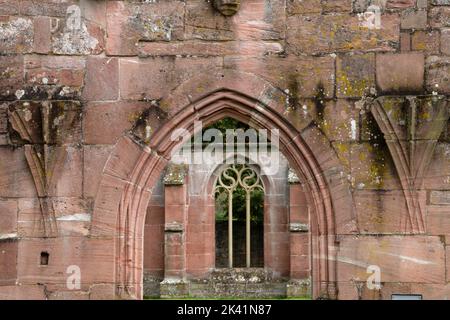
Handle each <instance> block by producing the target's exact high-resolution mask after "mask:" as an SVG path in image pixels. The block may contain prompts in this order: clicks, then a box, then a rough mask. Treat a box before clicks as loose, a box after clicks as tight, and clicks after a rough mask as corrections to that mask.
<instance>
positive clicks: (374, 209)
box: [0, 0, 450, 299]
mask: <svg viewBox="0 0 450 320" xmlns="http://www.w3.org/2000/svg"><path fill="white" fill-rule="evenodd" d="M371 5H376V6H378V8H379V11H380V20H379V24H378V23H377V17H376V15H377V12H376V10H375V9H373V8H374V7H372V8H371V9H370V8H369V6H371ZM371 10H372V11H371ZM367 12H372V13H367ZM372 18H373V19H372ZM230 75H233V76H230ZM234 75H238V77H234ZM233 77H234V78H233ZM212 78H213V79H215V80H217V83H212V82H211V80H210V79H212ZM237 78H239V79H237ZM193 79H194V80H195V81H194V80H193ZM222 79H223V80H222ZM242 79H246V81H242ZM249 79H251V80H249ZM233 80H234V81H233ZM247 80H248V81H247ZM220 81H222V82H220ZM222 83H225V84H226V85H222ZM261 83H265V84H266V85H264V86H261V85H260V84H261ZM269 84H270V86H269ZM231 87H233V88H239V89H242V90H241V91H243V92H244V91H245V93H247V92H258V93H260V95H259V96H253V98H254V99H258V100H259V101H262V102H264V103H266V104H267V105H275V104H276V105H277V106H278V109H277V110H276V113H277V114H279V115H282V117H283V118H284V119H285V120H287V121H288V122H289V123H290V128H292V130H296V132H298V133H301V137H302V141H306V143H307V145H308V146H309V149H311V152H312V153H313V154H314V155H315V156H316V159H315V161H316V162H317V163H318V165H319V166H320V167H321V168H327V169H326V170H325V169H324V170H323V172H322V173H323V175H324V177H325V178H326V179H325V181H327V184H328V185H330V186H333V188H334V189H333V190H334V192H332V194H331V197H332V199H333V205H332V208H333V210H334V212H335V220H336V228H335V232H334V233H333V234H332V236H333V240H330V242H329V244H330V245H329V247H328V248H327V252H332V253H335V257H334V259H335V260H334V261H335V262H336V264H337V268H336V272H335V276H334V277H335V279H334V280H330V282H331V281H332V282H334V285H336V287H337V289H338V290H337V291H336V292H337V298H340V299H356V298H358V297H362V298H367V299H379V298H382V299H390V295H391V294H392V293H418V294H422V295H423V297H424V298H438V299H444V298H448V297H449V295H450V285H449V281H450V279H449V268H450V256H449V255H450V240H449V239H450V238H449V236H450V125H449V122H448V116H449V111H448V104H447V101H448V97H449V95H450V1H447V0H428V1H426V0H372V1H371V0H329V1H326V0H302V1H300V0H241V6H240V8H239V11H238V12H237V13H236V14H235V15H234V16H231V17H227V16H224V15H222V14H220V13H219V12H217V11H216V10H215V9H214V8H213V6H212V5H211V3H210V2H208V1H206V0H183V1H182V0H155V1H144V0H142V1H138V0H136V1H134V0H133V1H102V0H79V1H78V0H68V1H62V0H42V1H31V0H0V161H1V162H0V298H22V299H26V298H37V299H44V298H48V299H88V298H91V299H97V298H114V297H120V296H121V294H122V293H124V292H127V290H129V288H123V286H121V285H119V282H120V281H125V280H123V279H125V278H127V277H128V276H129V274H128V273H127V272H129V271H127V269H126V268H125V270H124V269H120V268H118V267H117V261H126V260H127V259H128V258H129V259H131V260H130V261H132V262H130V264H131V265H132V266H131V267H129V268H128V270H129V269H132V268H136V269H139V267H138V265H142V264H143V262H142V261H140V260H139V255H138V254H137V253H136V252H127V254H129V256H127V257H124V256H121V255H120V254H121V252H122V251H121V250H122V247H123V244H122V243H121V242H120V240H118V239H122V238H120V237H119V236H117V237H116V236H115V235H116V234H119V232H120V231H121V230H122V229H121V228H120V227H117V229H116V226H115V225H112V226H111V225H109V224H107V223H104V224H102V223H103V222H104V221H106V218H105V217H109V216H108V215H109V214H110V212H113V211H114V212H116V211H117V210H121V209H118V208H123V207H124V206H125V205H128V202H126V201H125V202H124V201H122V200H123V199H125V200H126V199H129V198H127V197H126V196H122V194H125V191H123V190H125V189H126V188H128V187H129V185H130V183H129V181H135V180H132V178H130V177H131V176H132V175H133V172H134V171H133V169H134V168H135V167H136V166H135V163H138V162H139V161H138V160H139V157H138V156H135V155H136V154H137V153H135V150H140V151H141V150H144V152H147V151H146V150H148V149H145V148H146V147H147V148H149V147H148V146H150V147H152V137H153V133H155V132H156V133H157V132H158V130H157V129H158V128H159V127H162V124H164V123H167V121H170V120H171V119H173V117H174V115H175V114H176V112H177V111H179V110H180V109H181V108H182V107H183V106H185V105H188V104H189V103H190V102H193V101H195V99H196V97H197V98H199V97H202V96H206V95H208V94H210V93H212V92H214V91H216V90H218V89H224V88H225V89H227V88H231ZM269 88H270V90H269ZM272 88H273V90H272ZM188 89H190V91H189V92H190V93H189V94H186V95H185V96H183V97H180V96H179V95H177V94H178V93H179V92H183V90H188ZM268 92H269V93H268ZM255 109H256V108H255ZM142 128H144V130H143V129H142ZM146 130H147V131H146ZM125 136H126V137H127V139H128V138H129V140H123V137H125ZM318 137H319V138H318ZM322 137H324V139H322ZM321 139H322V140H321ZM124 141H125V142H124ZM126 141H135V142H136V143H128V142H126ZM293 143H294V144H298V143H299V142H298V140H294V142H293ZM327 148H331V149H332V151H333V153H332V156H330V154H329V153H327V151H324V150H328V149H327ZM124 155H125V156H124ZM123 163H129V164H130V165H129V166H126V165H123ZM111 168H114V170H113V171H112V170H111ZM142 170H143V171H145V170H144V169H142ZM158 179H159V177H155V179H154V180H158ZM152 181H153V180H152ZM99 190H101V192H99ZM127 190H128V189H127ZM336 190H337V191H336ZM122 192H123V193H122ZM146 192H149V191H148V190H145V192H143V194H144V195H143V199H146V200H147V202H149V203H150V204H149V206H148V208H149V209H148V212H149V213H148V214H149V215H153V214H154V216H152V217H156V218H155V219H156V220H152V223H151V224H147V225H146V226H145V231H146V232H152V231H155V232H157V237H159V239H164V222H163V221H162V219H163V218H164V215H163V212H164V205H161V199H157V198H155V197H153V198H152V199H151V200H149V199H150V196H148V194H147V193H146ZM121 201H122V202H121ZM142 201H144V200H142ZM144 202H145V201H144ZM119 203H120V204H119ZM133 205H135V204H134V203H133ZM133 205H130V207H133ZM136 207H137V206H135V207H133V208H136ZM136 210H137V209H136ZM154 210H159V211H158V212H159V213H154V212H155V211H154ZM94 212H95V214H94ZM119 218H120V216H119ZM119 218H118V219H116V218H115V216H114V217H113V218H108V219H110V220H111V221H114V223H115V222H116V221H117V220H119ZM150 219H152V218H149V221H150ZM158 219H159V220H158ZM311 219H314V216H312V218H311ZM94 220H95V221H100V223H99V224H96V225H94V223H93V221H94ZM108 221H109V220H108ZM144 224H145V222H142V221H141V222H139V226H141V227H142V229H143V228H144V227H143V226H144ZM152 224H153V225H152ZM316 224H317V225H319V222H316ZM312 225H314V223H312ZM99 226H100V227H99ZM138 229H139V227H137V229H136V230H138ZM110 230H114V232H116V233H114V232H112V233H108V232H110ZM322 231H323V230H322ZM328 235H331V234H327V235H326V236H328ZM130 237H131V236H130ZM330 239H331V237H330ZM141 240H142V239H141ZM188 240H189V239H188ZM161 241H163V240H161ZM189 241H191V240H189ZM280 241H281V240H280ZM314 241H315V240H313V243H314ZM310 248H311V250H312V253H311V255H312V257H313V261H316V260H314V259H318V260H320V259H322V257H320V254H321V253H319V251H318V250H317V247H314V245H313V246H311V247H310ZM315 248H316V249H315ZM166 249H167V248H164V243H161V242H158V243H156V244H155V247H154V248H153V250H154V255H153V257H154V259H150V258H145V257H144V259H147V260H146V263H147V264H148V265H152V264H153V267H154V270H155V272H158V273H159V274H160V275H161V276H163V273H164V270H162V269H161V266H164V254H163V253H164V250H166ZM136 250H139V248H138V247H137V249H136ZM292 250H294V251H293V252H290V254H291V255H293V256H296V254H295V253H296V252H295V248H294V249H292ZM321 250H322V251H320V252H323V250H324V248H321ZM42 252H47V253H48V254H49V263H48V265H40V255H41V253H42ZM119 253H120V254H119ZM314 254H318V255H319V257H317V256H314ZM190 259H191V260H190V261H191V262H192V263H194V262H195V261H194V260H195V259H194V258H193V257H191V258H190ZM191 262H189V263H191ZM303 263H306V262H304V261H303ZM308 263H309V262H308ZM373 265H375V266H378V267H379V268H380V270H381V281H382V286H381V289H380V290H370V289H368V288H367V286H365V281H366V280H367V278H368V277H369V276H370V273H367V268H368V267H369V266H373ZM73 266H77V267H79V269H80V270H81V283H80V284H79V286H78V285H77V283H76V282H74V283H72V284H74V285H75V287H74V286H73V285H70V284H68V280H69V282H70V281H71V279H72V278H70V276H71V275H73V274H74V273H73V272H74V271H71V270H74V269H73V268H71V267H73ZM293 268H295V267H293ZM133 270H134V269H133ZM75 273H76V272H75ZM124 274H125V275H127V276H124ZM136 274H137V273H136ZM313 274H314V272H313ZM128 278H130V277H128ZM128 278H127V279H128ZM331 278H333V277H331ZM136 279H138V280H130V281H131V283H132V285H130V288H133V287H139V286H140V283H139V282H140V280H139V277H138V276H136ZM133 281H134V282H133ZM120 283H122V282H120ZM313 286H314V284H313ZM316 287H317V286H316ZM138 291H139V290H138ZM131 296H132V297H138V298H139V297H140V295H139V294H137V295H134V296H133V295H131ZM316 297H317V295H316Z"/></svg>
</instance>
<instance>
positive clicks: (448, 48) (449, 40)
mask: <svg viewBox="0 0 450 320" xmlns="http://www.w3.org/2000/svg"><path fill="white" fill-rule="evenodd" d="M441 52H442V53H443V54H445V55H450V29H442V30H441Z"/></svg>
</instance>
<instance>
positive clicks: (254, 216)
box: [215, 164, 264, 268]
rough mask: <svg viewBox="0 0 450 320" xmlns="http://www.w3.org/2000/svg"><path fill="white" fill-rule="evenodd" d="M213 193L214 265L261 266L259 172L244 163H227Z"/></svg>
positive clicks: (260, 185)
mask: <svg viewBox="0 0 450 320" xmlns="http://www.w3.org/2000/svg"><path fill="white" fill-rule="evenodd" d="M215 194H216V266H217V267H229V268H233V267H247V268H250V267H262V266H263V265H264V262H263V261H264V258H263V257H264V253H263V242H264V232H263V216H264V208H263V207H264V204H263V201H264V200H263V198H264V186H263V184H262V182H261V178H260V175H259V174H258V172H256V171H255V170H254V169H253V168H251V167H249V166H248V165H246V164H232V165H229V166H227V167H225V168H224V169H223V170H222V171H221V173H220V174H219V176H218V178H217V182H216V185H215ZM225 238H226V239H227V241H224V240H225ZM225 256H227V259H224V257H225Z"/></svg>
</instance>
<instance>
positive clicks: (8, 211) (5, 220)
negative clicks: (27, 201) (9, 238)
mask: <svg viewBox="0 0 450 320" xmlns="http://www.w3.org/2000/svg"><path fill="white" fill-rule="evenodd" d="M15 232H17V200H16V199H2V200H0V237H1V235H2V234H12V233H15Z"/></svg>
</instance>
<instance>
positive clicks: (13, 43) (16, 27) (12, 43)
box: [0, 17, 34, 54]
mask: <svg viewBox="0 0 450 320" xmlns="http://www.w3.org/2000/svg"><path fill="white" fill-rule="evenodd" d="M33 37H34V33H33V21H32V20H31V19H29V18H23V17H11V18H8V17H3V18H2V19H0V51H1V52H2V53H4V54H5V53H28V52H31V51H32V48H33Z"/></svg>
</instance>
